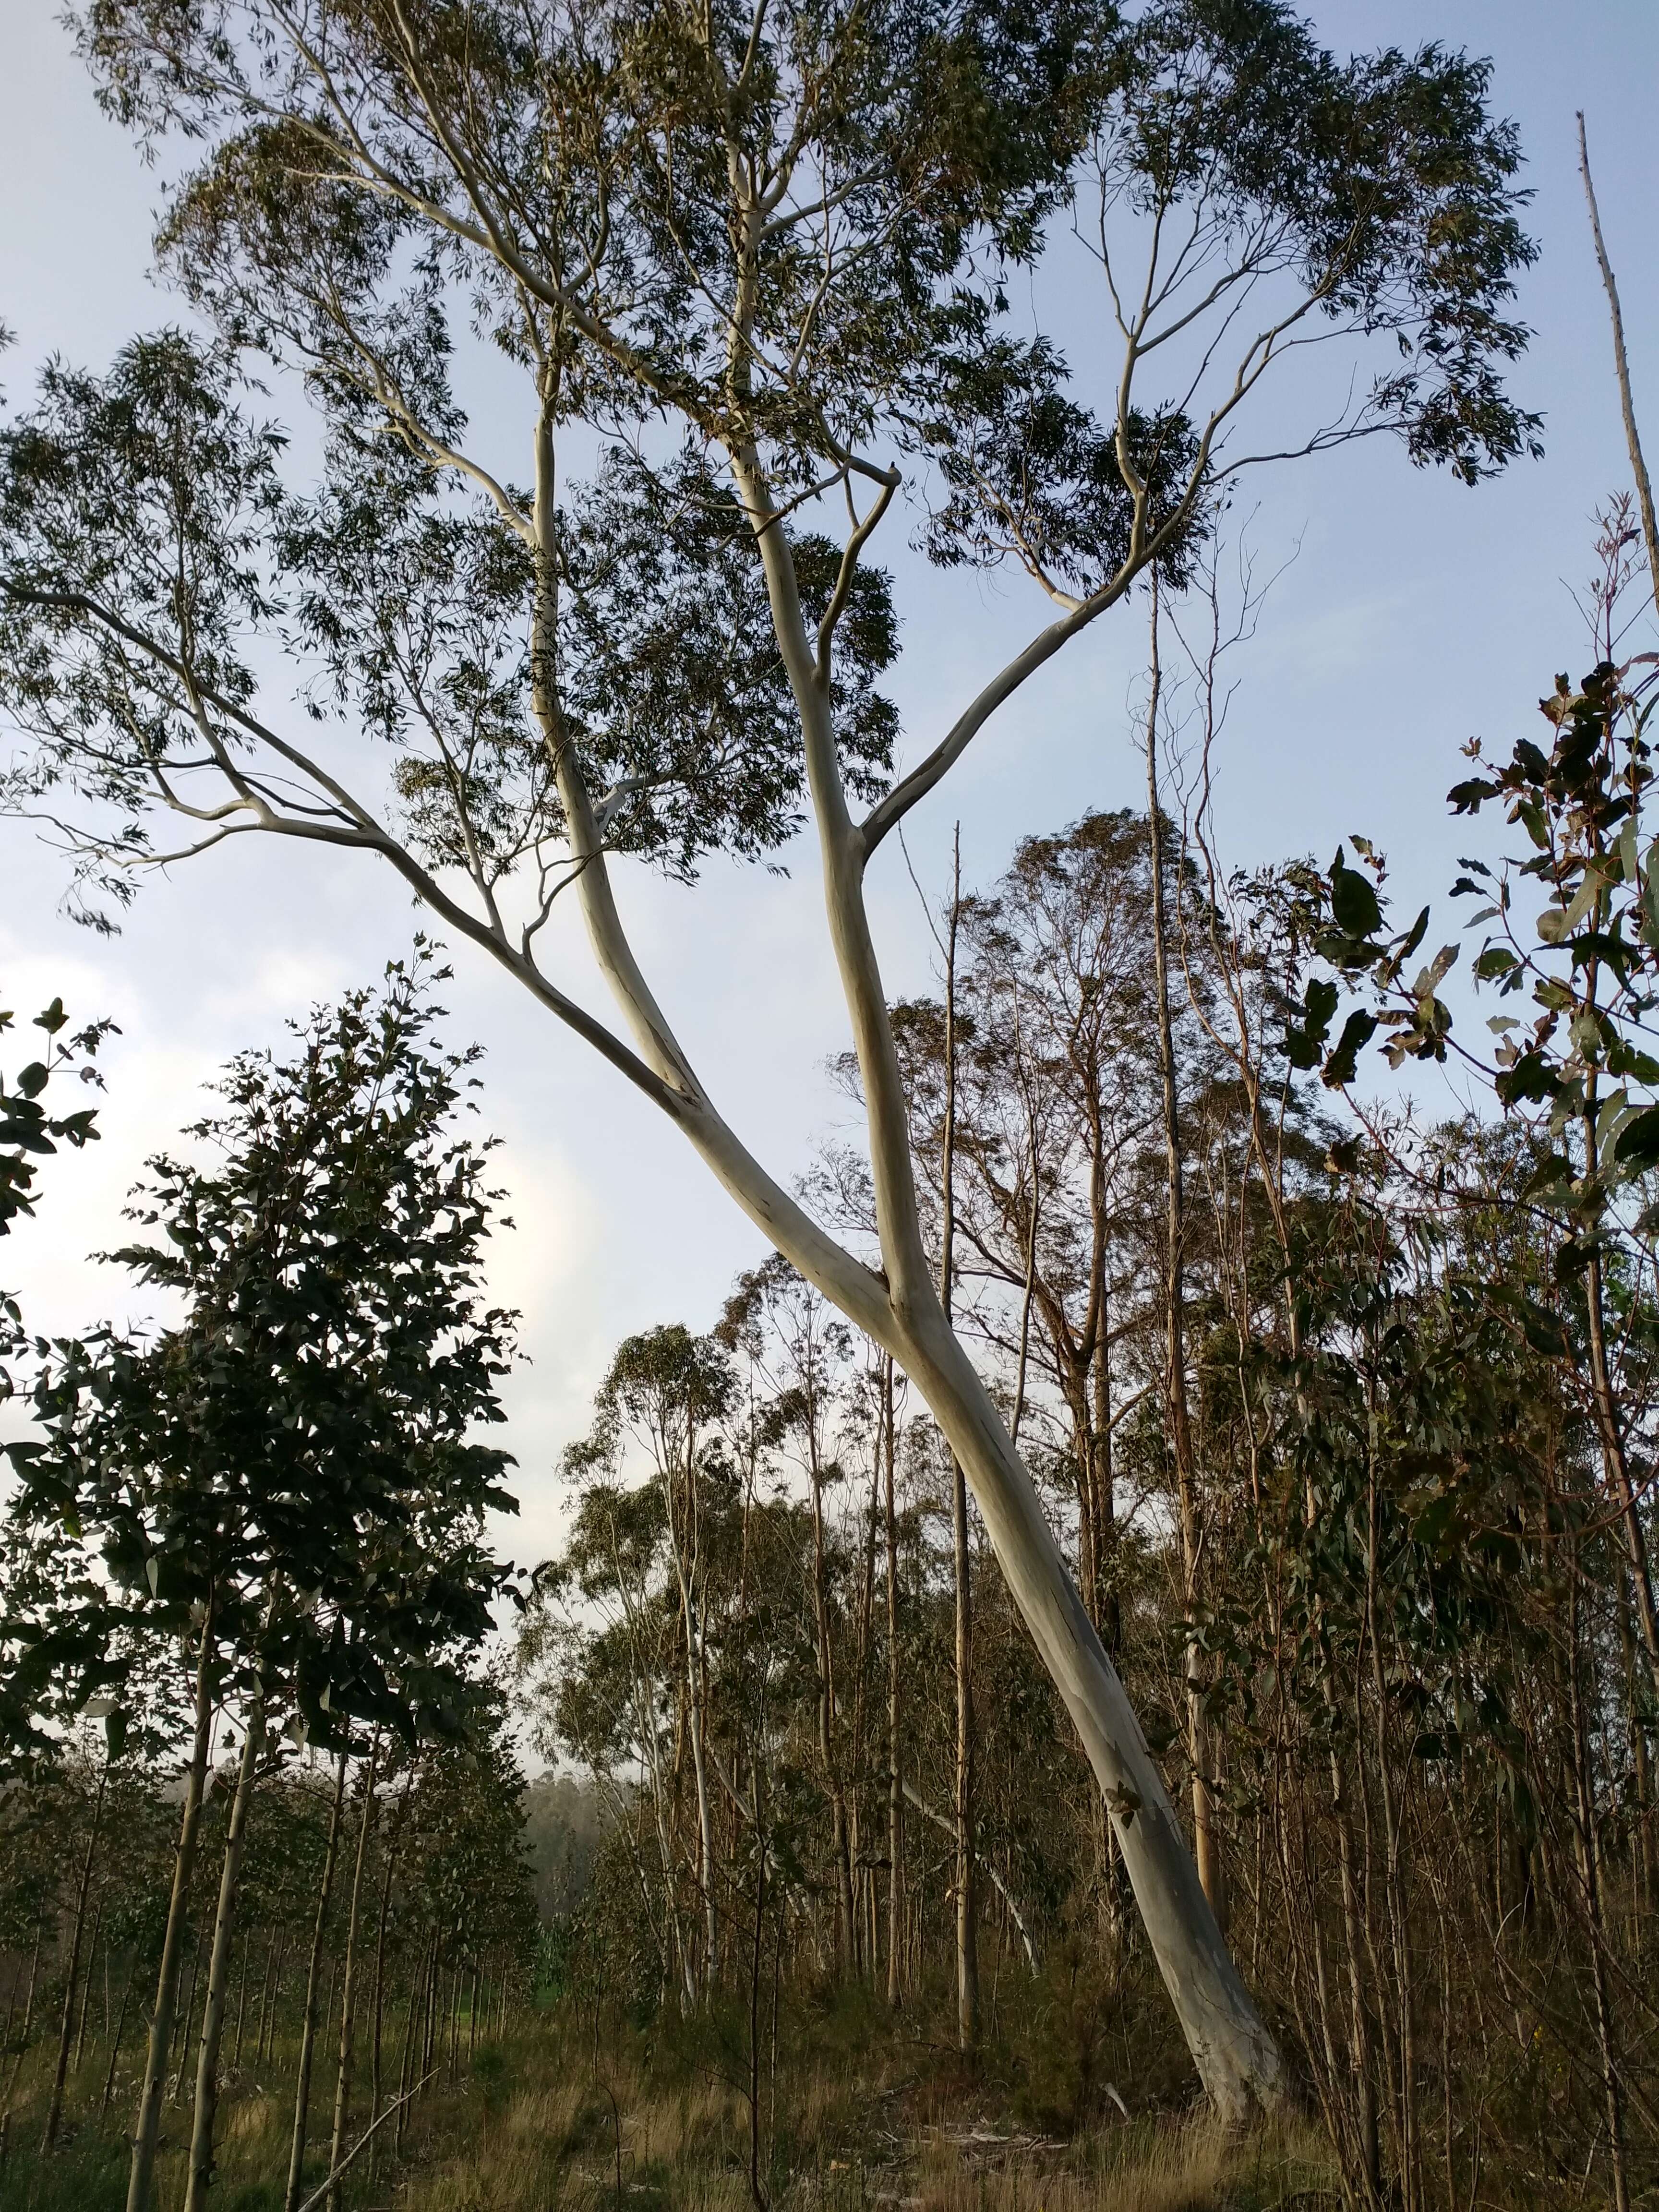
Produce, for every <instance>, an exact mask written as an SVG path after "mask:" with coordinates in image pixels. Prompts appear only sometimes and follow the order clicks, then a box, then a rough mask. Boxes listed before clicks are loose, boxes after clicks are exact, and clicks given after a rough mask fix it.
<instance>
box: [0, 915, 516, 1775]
mask: <svg viewBox="0 0 1659 2212" xmlns="http://www.w3.org/2000/svg"><path fill="white" fill-rule="evenodd" d="M429 970H430V962H429V959H428V957H426V956H425V955H422V956H421V957H418V958H417V960H416V963H415V964H414V966H413V967H412V968H411V969H408V970H404V969H395V970H394V971H393V972H392V975H391V977H390V979H389V981H388V984H387V987H386V990H385V991H384V992H383V993H380V994H371V993H368V992H361V993H357V994H353V995H352V996H351V997H350V998H349V999H348V1000H346V1001H345V1002H344V1003H343V1005H342V1006H340V1007H338V1008H337V1009H336V1010H334V1011H333V1012H331V1013H324V1014H319V1015H318V1016H316V1017H315V1018H313V1020H312V1022H311V1023H310V1024H308V1025H307V1028H306V1029H305V1030H302V1031H301V1035H300V1050H299V1053H298V1055H297V1057H295V1058H294V1059H292V1060H287V1061H279V1060H276V1059H275V1058H274V1057H273V1056H271V1055H270V1054H250V1055H246V1056H245V1057H244V1058H243V1059H241V1060H238V1061H237V1062H235V1063H234V1064H233V1066H232V1067H231V1069H230V1071H229V1073H228V1075H227V1076H226V1078H225V1079H224V1080H223V1083H222V1091H223V1094H224V1098H225V1102H226V1103H225V1106H224V1109H223V1110H222V1112H221V1113H219V1114H218V1115H215V1116H213V1117H212V1118H211V1119H210V1120H209V1121H205V1122H204V1123H202V1124H201V1125H199V1126H198V1127H197V1128H196V1129H195V1130H193V1131H192V1132H191V1134H192V1135H193V1136H194V1137H195V1138H196V1139H197V1146H198V1147H199V1148H200V1150H201V1151H207V1150H212V1151H216V1152H218V1153H219V1155H220V1158H219V1160H218V1162H217V1163H216V1164H203V1163H202V1161H201V1159H200V1158H199V1154H198V1157H197V1158H196V1159H193V1160H190V1161H179V1160H175V1159H173V1158H160V1159H157V1160H155V1161H153V1162H152V1163H151V1180H150V1181H149V1183H148V1184H146V1185H144V1186H143V1187H142V1188H141V1190H140V1193H139V1194H138V1197H137V1202H136V1205H135V1207H134V1212H135V1216H136V1218H137V1219H138V1220H139V1221H140V1223H141V1224H143V1225H144V1226H145V1227H147V1228H154V1229H157V1230H159V1231H161V1241H159V1242H156V1243H136V1244H133V1245H131V1246H129V1247H127V1248H126V1249H125V1250H123V1251H122V1252H120V1253H118V1254H117V1255H114V1256H115V1257H117V1258H118V1259H120V1260H121V1261H124V1262H125V1264H126V1265H127V1266H129V1267H131V1268H133V1269H134V1270H135V1272H136V1273H137V1274H138V1276H139V1278H140V1279H141V1280H144V1281H147V1282H150V1283H154V1284H156V1285H162V1286H164V1287H166V1288H167V1289H168V1290H170V1291H173V1292H175V1293H176V1294H177V1295H178V1296H179V1298H180V1299H181V1300H182V1301H183V1303H184V1306H185V1317H184V1319H183V1320H182V1321H181V1322H179V1324H177V1325H176V1326H174V1327H172V1328H167V1329H165V1330H163V1331H162V1332H161V1334H159V1335H158V1336H156V1338H155V1340H153V1341H152V1342H149V1343H143V1342H132V1341H125V1340H120V1339H118V1338H116V1337H114V1336H112V1335H108V1334H106V1335H104V1336H102V1337H94V1338H90V1339H88V1340H82V1341H76V1342H69V1343H64V1344H62V1345H59V1346H57V1347H56V1348H55V1352H54V1354H53V1356H52V1358H50V1359H49V1361H48V1362H47V1364H46V1367H45V1368H44V1370H43V1371H42V1374H41V1376H40V1383H39V1384H38V1387H37V1389H36V1392H35V1397H34V1408H33V1410H34V1413H35V1415H36V1419H37V1421H38V1423H39V1424H40V1428H41V1431H42V1432H43V1433H42V1434H41V1435H40V1437H36V1438H33V1439H30V1440H27V1441H24V1442H21V1443H16V1444H15V1445H13V1446H12V1447H11V1448H10V1455H11V1458H12V1462H13V1465H14V1468H15V1471H16V1473H17V1474H18V1476H19V1479H20V1485H21V1491H20V1496H19V1498H18V1499H17V1501H16V1502H15V1505H14V1508H13V1511H14V1515H15V1517H16V1518H17V1519H18V1520H19V1521H20V1522H24V1523H26V1524H32V1525H39V1524H41V1523H44V1522H52V1521H57V1522H62V1523H63V1524H64V1525H65V1526H67V1527H69V1528H70V1529H71V1531H73V1532H75V1533H77V1534H78V1533H82V1532H84V1534H85V1536H86V1537H87V1539H88V1541H90V1542H93V1543H94V1544H95V1545H96V1547H97V1548H98V1551H99V1553H100V1555H101V1559H102V1562H103V1568H104V1571H106V1573H107V1575H108V1576H109V1577H110V1579H111V1582H112V1585H113V1589H114V1590H115V1591H116V1592H118V1593H119V1601H118V1603H116V1604H112V1605H111V1606H110V1607H108V1608H107V1609H108V1612H109V1614H110V1618H111V1619H112V1620H118V1619H119V1618H120V1617H121V1614H122V1613H123V1611H124V1610H125V1612H126V1613H131V1615H133V1616H134V1617H137V1618H141V1619H152V1618H153V1619H155V1620H157V1621H159V1622H161V1623H162V1624H164V1625H167V1624H170V1625H173V1626H176V1627H180V1628H183V1627H185V1626H193V1632H194V1633H195V1634H197V1635H200V1636H203V1637H205V1638H209V1639H210V1648H212V1649H215V1650H217V1649H218V1648H220V1647H221V1646H222V1648H223V1650H224V1651H225V1653H226V1654H227V1663H228V1664H229V1665H230V1666H232V1667H233V1668H245V1669H250V1670H251V1676H250V1679H253V1678H258V1679H259V1680H262V1681H264V1685H265V1688H266V1692H267V1695H268V1697H273V1698H276V1697H280V1698H281V1699H283V1700H284V1701H285V1702H286V1703H287V1704H288V1705H289V1710H290V1711H292V1712H293V1713H294V1715H295V1727H296V1729H299V1730H300V1731H301V1732H302V1733H309V1734H311V1735H315V1736H316V1737H318V1738H319V1739H320V1740H324V1741H332V1740H334V1738H335V1737H336V1736H337V1735H338V1734H339V1732H340V1731H341V1730H342V1729H344V1728H346V1727H348V1726H349V1723H351V1722H354V1721H362V1722H373V1723H376V1724H383V1725H387V1726H391V1727H393V1728H396V1729H399V1730H400V1731H401V1732H403V1733H404V1734H406V1735H416V1734H417V1733H419V1732H420V1731H421V1730H422V1729H431V1728H434V1727H436V1728H439V1729H441V1728H443V1727H445V1726H447V1725H450V1724H451V1716H450V1712H449V1707H450V1705H451V1704H452V1703H453V1691H452V1688H451V1685H450V1677H451V1674H452V1672H453V1669H452V1668H451V1666H450V1663H449V1662H450V1657H451V1655H452V1654H453V1653H454V1652H455V1651H457V1650H465V1648H467V1647H469V1646H472V1645H476V1644H477V1642H478V1641H479V1640H480V1638H482V1637H483V1636H484V1635H485V1634H486V1633H487V1632H488V1630H489V1626H490V1613H489V1605H490V1601H491V1599H492V1597H493V1596H494V1595H495V1594H496V1593H497V1591H498V1590H499V1589H500V1588H501V1583H502V1573H501V1569H500V1568H499V1567H498V1566H497V1565H496V1564H495V1562H494V1560H493V1559H491V1557H490V1555H489V1552H488V1550H487V1548H486V1547H485V1545H484V1541H483V1515H484V1513H485V1512H486V1511H487V1510H490V1509H492V1508H493V1509H495V1510H511V1508H512V1503H513V1501H512V1499H511V1498H510V1497H509V1496H508V1495H507V1492H505V1491H504V1490H503V1488H502V1487H501V1478H502V1475H503V1474H504V1472H505V1470H506V1468H507V1466H508V1465H509V1464H510V1462H509V1459H508V1456H507V1454H506V1453H505V1452H504V1451H502V1450H501V1449H500V1448H499V1447H497V1446H495V1445H492V1444H488V1443H483V1441H481V1440H479V1438H478V1437H477V1429H478V1426H479V1425H480V1424H485V1425H488V1424H490V1423H495V1422H499V1421H500V1420H501V1410H500V1406H499V1402H498V1400H497V1397H496V1383H497V1381H498V1379H499V1377H500V1376H501V1374H502V1373H503V1372H504V1371H505V1370H506V1365H507V1359H508V1358H509V1357H510V1353H511V1346H512V1317H511V1316H508V1315H507V1314H504V1313H501V1312H500V1311H497V1310H493V1309H489V1308H487V1307H486V1306H485V1305H484V1304H483V1297H482V1284H481V1266H482V1252H483V1241H484V1238H485V1237H486V1235H487V1233H488V1229H489V1220H490V1217H491V1213H492V1211H493V1205H494V1200H495V1196H496V1195H497V1194H495V1193H494V1192H493V1191H492V1190H491V1189H490V1188H489V1183H488V1166H487V1152H486V1150H485V1149H484V1148H482V1147H480V1146H477V1145H476V1144H473V1143H472V1142H471V1141H470V1140H467V1139H465V1138H464V1137H462V1136H460V1135H459V1134H458V1133H456V1132H455V1131H454V1130H453V1127H452V1123H453V1115H454V1112H455V1109H456V1108H457V1106H458V1105H459V1103H460V1100H461V1096H462V1092H461V1085H462V1084H463V1082H464V1080H465V1077H464V1074H463V1070H464V1068H465V1064H466V1060H465V1056H463V1057H462V1058H459V1059H458V1058H456V1057H455V1056H454V1055H452V1054H446V1053H444V1052H443V1051H441V1049H439V1048H437V1047H436V1046H435V1045H434V1044H433V1043H432V1042H431V1041H430V1039H429V1037H428V1034H427V1032H428V1030H429V1028H430V1024H431V1023H432V1020H433V1018H434V1012H435V1010H434V1008H433V1007H432V1005H431V1003H430V995H429Z"/></svg>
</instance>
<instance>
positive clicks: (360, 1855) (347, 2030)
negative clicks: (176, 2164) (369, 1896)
mask: <svg viewBox="0 0 1659 2212" xmlns="http://www.w3.org/2000/svg"><path fill="white" fill-rule="evenodd" d="M379 1765H380V1737H379V1735H376V1736H375V1738H374V1742H373V1743H372V1744H371V1745H370V1746H369V1752H368V1775H367V1777H366V1778H365V1780H364V1784H363V1809H362V1817H361V1818H360V1819H359V1820H358V1823H357V1858H356V1865H355V1866H354V1867H353V1869H352V1874H351V1909H350V1911H349V1914H348V1916H347V1919H346V1941H345V1971H344V1973H343V1978H342V1987H341V1991H340V2052H339V2070H338V2071H337V2074H336V2075H335V2079H334V2131H333V2133H332V2135H331V2136H330V2138H329V2147H328V2165H329V2171H330V2172H331V2173H335V2172H339V2171H341V2170H343V2169H342V2168H341V2161H342V2160H343V2158H344V2156H345V2131H346V2118H347V2114H348V2112H349V2109H350V2104H351V2057H352V2048H353V2033H352V2032H353V2028H354V2027H355V2024H356V2023H355V2021H354V2019H353V2014H354V2011H355V2008H356V1988H357V1984H356V1967H357V1929H358V1926H359V1924H360V1922H361V1919H362V1901H363V1869H364V1866H365V1865H366V1863H367V1862H368V1832H369V1830H370V1828H371V1827H372V1826H374V1808H375V1798H374V1778H375V1771H376V1769H377V1767H378V1766H379ZM369 2118H370V2119H371V2120H373V2118H374V2114H373V2113H372V2112H371V2113H370V2115H369ZM328 2201H329V2205H330V2207H331V2212H340V2185H339V2183H338V2181H336V2182H335V2184H334V2186H333V2188H332V2190H331V2191H330V2194H329V2200H328ZM186 2212H188V2208H186Z"/></svg>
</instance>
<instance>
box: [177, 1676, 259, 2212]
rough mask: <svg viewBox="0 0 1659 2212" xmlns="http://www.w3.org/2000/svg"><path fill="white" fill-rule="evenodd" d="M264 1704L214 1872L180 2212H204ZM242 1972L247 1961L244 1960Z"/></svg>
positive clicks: (246, 1741) (245, 1746)
mask: <svg viewBox="0 0 1659 2212" xmlns="http://www.w3.org/2000/svg"><path fill="white" fill-rule="evenodd" d="M264 1741H265V1711H264V1698H263V1696H262V1695H260V1694H259V1693H258V1692H256V1693H255V1696H254V1699H253V1703H252V1706H251V1707H250V1709H249V1711H248V1717H247V1726H246V1729H245V1730H244V1731H243V1735H242V1759H241V1764H240V1766H239V1767H238V1768H237V1770H236V1795H235V1796H234V1798H233V1799H232V1800H231V1807H230V1819H229V1820H228V1823H227V1825H226V1827H225V1853H224V1857H223V1860H222V1863H221V1864H220V1869H219V1909H218V1911H217V1914H216V1917H215V1919H214V1923H213V1950H212V1953H211V1954H210V1958H209V1960H208V1985H207V1997H206V2000H205V2002H204V2004H203V2007H202V2039H201V2046H200V2049H199V2051H197V2061H196V2111H195V2113H194V2115H193V2117H192V2119H191V2130H190V2179H189V2180H188V2182H187V2183H186V2185H185V2212H204V2207H205V2205H206V2203H207V2198H208V2191H209V2190H210V2188H211V2187H212V2185H213V2123H214V2119H215V2117H216V2113H217V2112H218V2109H219V2050H220V2045H221V2044H222V2042H223V2039H224V2032H225V2001H226V1999H227V1997H228V1995H229V1991H230V1955H231V1948H232V1943H233V1939H234V1935H235V1928H236V1886H237V1883H238V1881H239V1880H240V1875H241V1871H242V1856H243V1852H244V1850H245V1849H246V1841H247V1819H248V1811H249V1808H250V1807H251V1806H252V1802H253V1781H254V1777H255V1775H256V1773H257V1772H258V1765H259V1754H260V1753H261V1751H262V1750H263V1749H264ZM243 1972H244V1974H245V1975H246V1959H244V1961H243Z"/></svg>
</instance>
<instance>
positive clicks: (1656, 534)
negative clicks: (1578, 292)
mask: <svg viewBox="0 0 1659 2212" xmlns="http://www.w3.org/2000/svg"><path fill="white" fill-rule="evenodd" d="M1578 173H1579V175H1580V176H1581V177H1582V178H1583V180H1584V197H1585V199H1586V201H1587V202H1588V203H1589V219H1590V232H1591V235H1592V236H1593V237H1594V238H1595V259H1596V265H1597V266H1598V267H1599V269H1600V270H1601V283H1602V285H1603V287H1604V289H1605V290H1606V292H1607V307H1608V310H1609V312H1610V313H1611V315H1612V318H1613V374H1614V375H1615V376H1616V377H1617V378H1618V380H1619V405H1620V412H1621V413H1622V415H1623V416H1624V418H1625V444H1626V447H1627V449H1628V451H1629V453H1630V466H1631V474H1632V476H1633V477H1635V479H1636V503H1637V506H1638V508H1639V509H1640V510H1641V515H1642V537H1643V540H1644V544H1646V547H1647V556H1648V588H1649V590H1650V592H1652V593H1653V595H1654V599H1655V602H1656V604H1659V520H1656V518H1655V515H1654V510H1653V482H1652V479H1651V478H1650V476H1649V475H1648V465H1647V462H1646V460H1645V459H1644V456H1643V453H1642V441H1641V438H1640V436H1639V435H1638V431H1637V428H1636V402H1635V400H1634V398H1632V395H1631V388H1630V356H1629V355H1628V354H1627V353H1626V350H1625V318H1624V315H1623V313H1622V312H1621V311H1620V306H1619V287H1618V285H1617V284H1616V283H1614V281H1613V264H1612V263H1611V262H1610V261H1609V260H1608V258H1607V246H1606V245H1605V243H1604V242H1603V240H1602V237H1601V210H1600V208H1598V207H1597V206H1596V204H1595V181H1594V179H1592V177H1591V175H1590V165H1589V142H1588V140H1587V139H1586V137H1585V136H1584V116H1583V109H1582V108H1581V109H1580V110H1579V113H1578Z"/></svg>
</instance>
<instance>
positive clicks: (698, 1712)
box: [663, 1422, 720, 1994]
mask: <svg viewBox="0 0 1659 2212" xmlns="http://www.w3.org/2000/svg"><path fill="white" fill-rule="evenodd" d="M682 1472H683V1474H684V1528H683V1529H682V1528H681V1527H680V1526H679V1516H678V1515H677V1514H676V1511H675V1508H674V1468H673V1467H672V1465H671V1463H668V1462H665V1465H664V1469H663V1480H664V1482H665V1485H666V1486H667V1492H668V1539H669V1548H670V1550H671V1553H672V1554H673V1560H674V1575H675V1579H676V1581H677V1582H678V1585H679V1593H680V1620H681V1624H682V1626H683V1628H684V1658H685V1701H686V1733H687V1735H688V1736H689V1738H690V1752H691V1780H692V1785H693V1787H694V1789H695V1790H696V1798H697V1881H698V1884H699V1886H700V1887H701V1888H702V1914H703V1954H704V1955H703V1962H702V1985H703V1989H704V1991H705V1993H708V1994H712V1993H713V1990H714V1984H715V1979H716V1978H717V1976H718V1974H719V1972H720V1908H719V1900H718V1899H717V1898H716V1896H715V1894H714V1808H713V1806H712V1804H711V1802H710V1793H709V1788H708V1746H707V1742H706V1740H705V1739H706V1719H705V1713H704V1686H705V1682H704V1677H705V1669H706V1666H707V1660H706V1657H705V1655H704V1651H703V1635H702V1582H703V1576H702V1514H701V1511H700V1508H699V1499H698V1497H697V1437H696V1429H695V1428H694V1427H693V1426H692V1425H691V1424H690V1422H688V1423H687V1425H686V1433H685V1465H684V1469H683V1470H682Z"/></svg>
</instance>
